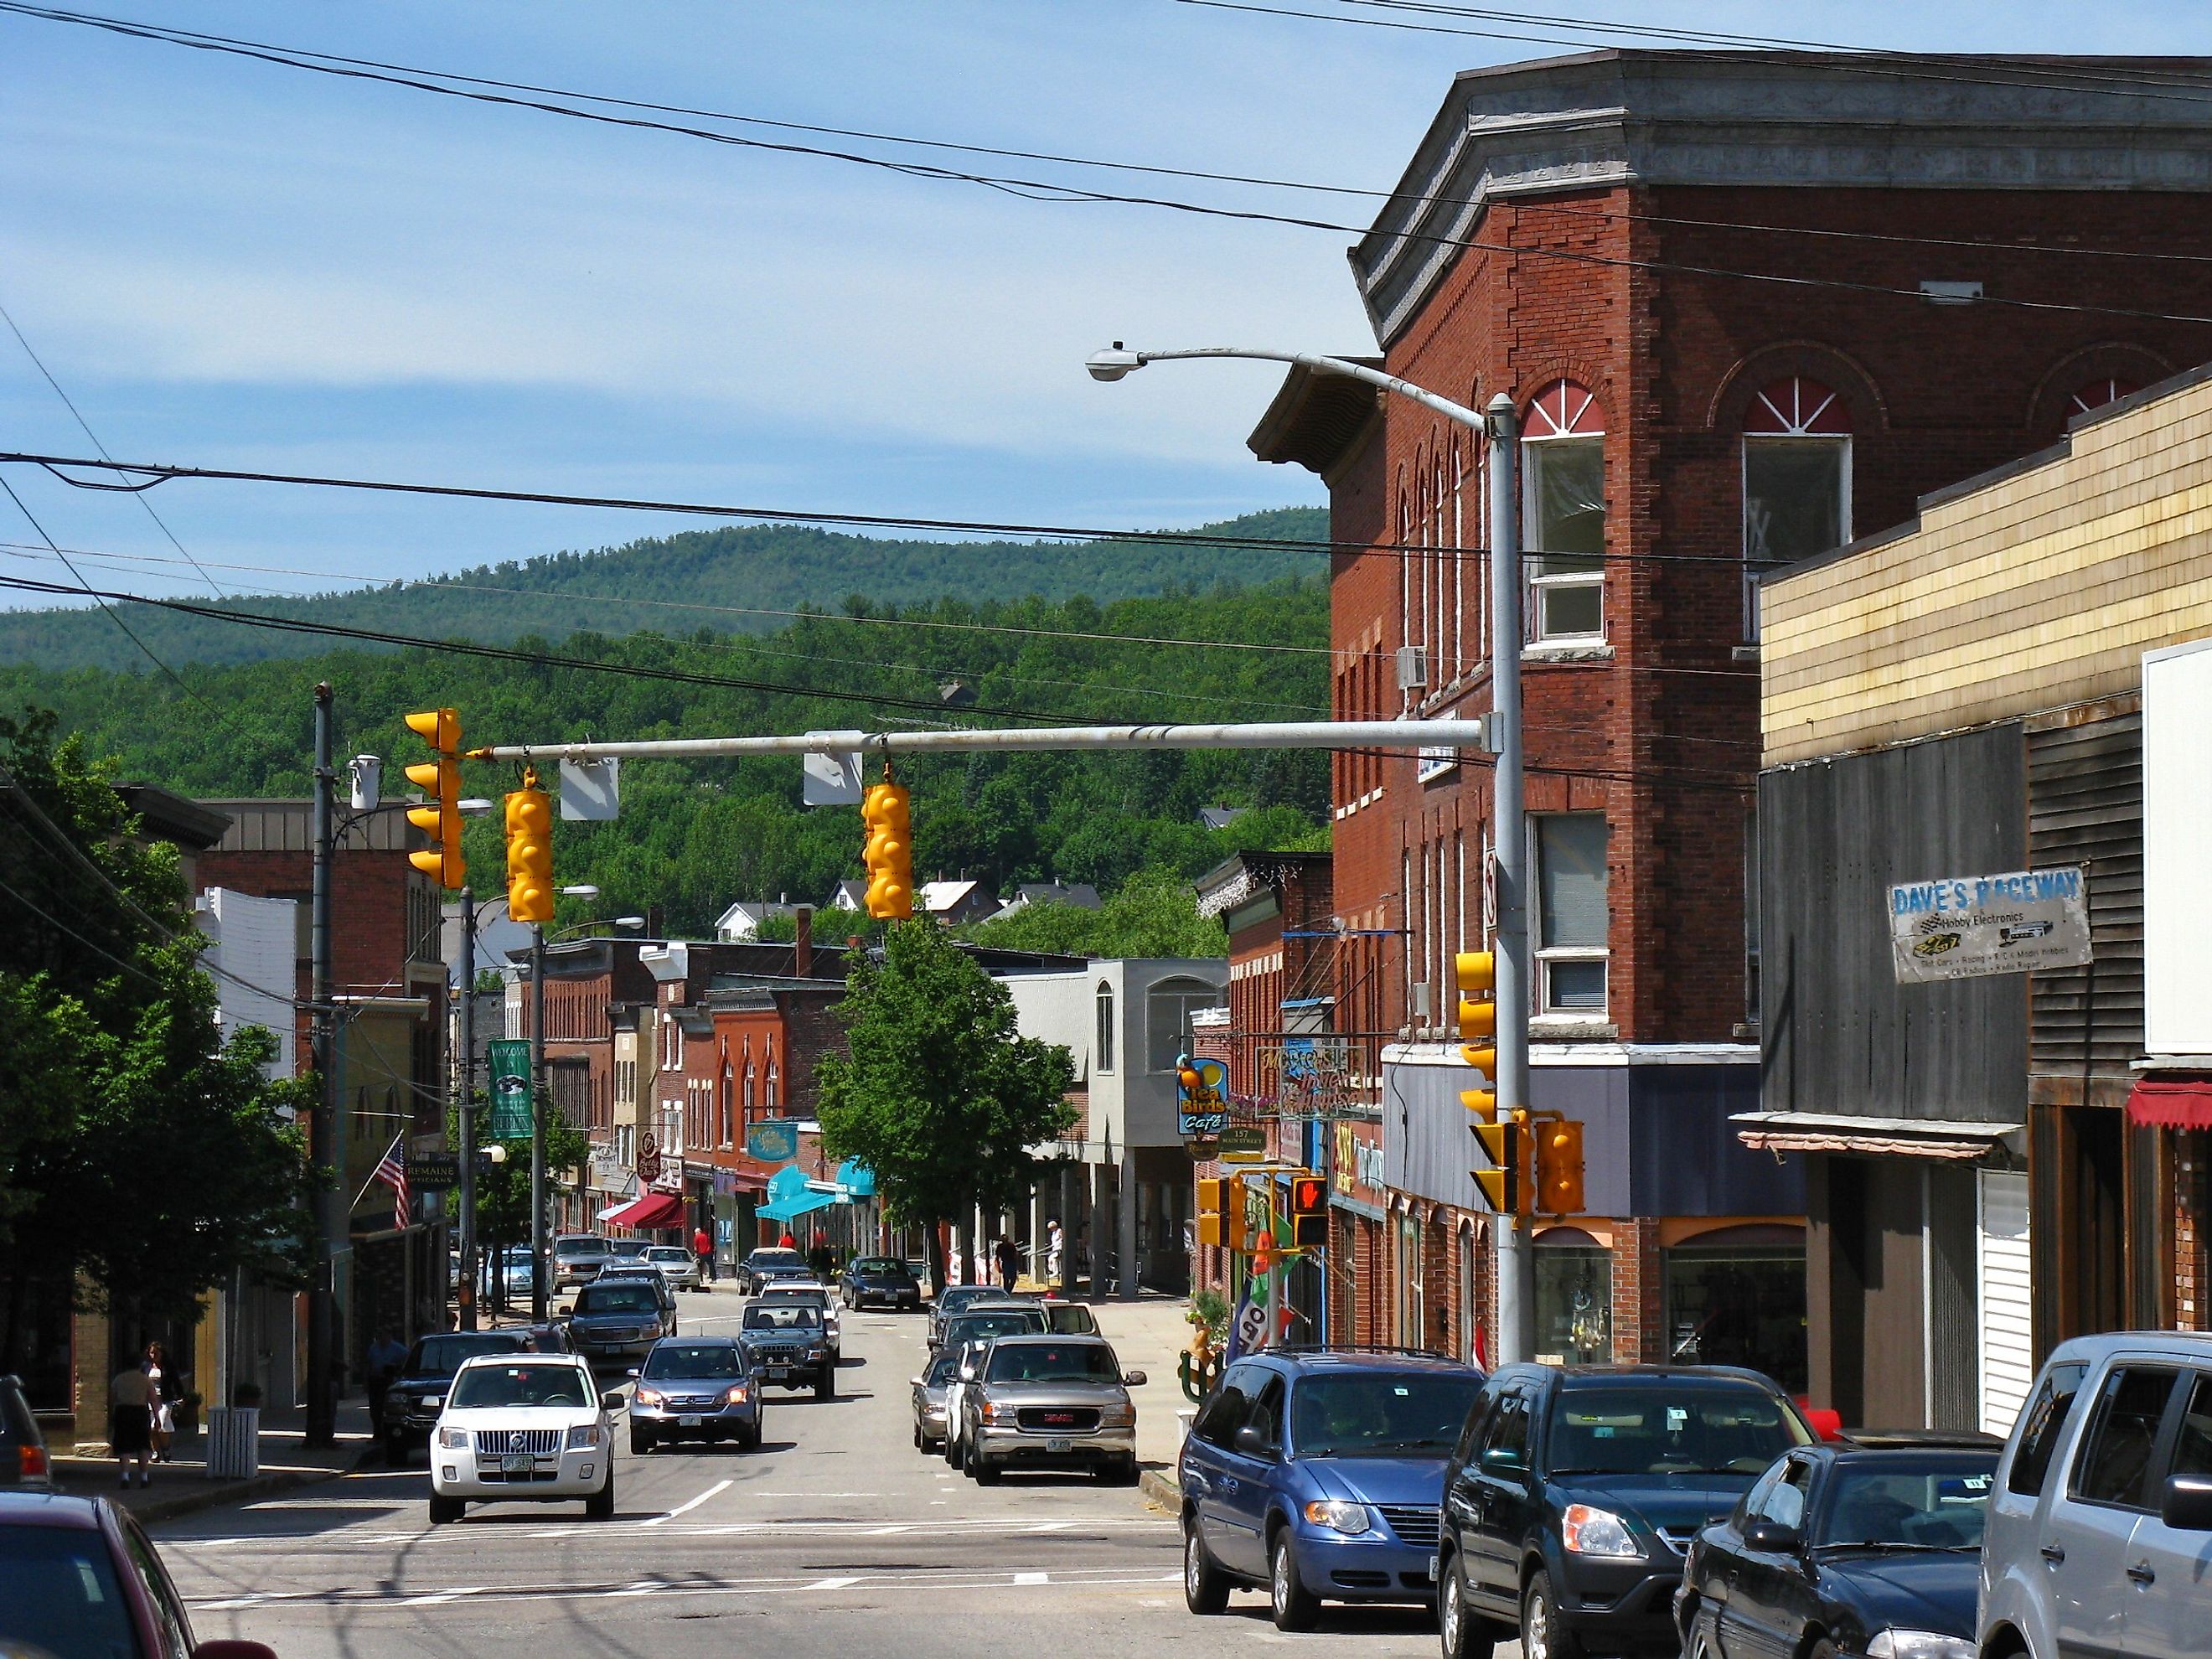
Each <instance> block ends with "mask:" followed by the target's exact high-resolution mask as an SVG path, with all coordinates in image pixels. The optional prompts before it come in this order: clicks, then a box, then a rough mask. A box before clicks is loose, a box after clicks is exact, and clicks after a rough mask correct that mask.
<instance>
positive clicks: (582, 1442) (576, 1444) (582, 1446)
mask: <svg viewBox="0 0 2212 1659" xmlns="http://www.w3.org/2000/svg"><path fill="white" fill-rule="evenodd" d="M598 1444H599V1425H598V1424H596V1423H578V1424H575V1425H573V1426H572V1427H571V1428H570V1429H569V1431H568V1450H570V1451H582V1450H586V1449H589V1448H591V1447H593V1446H596V1445H598Z"/></svg>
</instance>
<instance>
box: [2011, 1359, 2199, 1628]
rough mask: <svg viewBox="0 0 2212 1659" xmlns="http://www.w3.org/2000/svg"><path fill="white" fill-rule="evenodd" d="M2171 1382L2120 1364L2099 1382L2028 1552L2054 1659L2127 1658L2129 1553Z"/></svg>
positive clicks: (2156, 1372) (2131, 1590)
mask: <svg viewBox="0 0 2212 1659" xmlns="http://www.w3.org/2000/svg"><path fill="white" fill-rule="evenodd" d="M2178 1378H2179V1372H2178V1371H2176V1370H2173V1369H2172V1368H2171V1367H2169V1366H2163V1365H2141V1364H2126V1363H2123V1364H2118V1365H2115V1366H2114V1367H2113V1368H2112V1370H2110V1371H2108V1372H2106V1375H2105V1378H2104V1381H2103V1382H2102V1383H2100V1384H2099V1385H2098V1388H2097V1394H2096V1400H2095V1402H2094V1405H2093V1413H2094V1414H2093V1416H2092V1417H2091V1419H2090V1420H2089V1424H2088V1427H2087V1431H2085V1432H2084V1434H2083V1436H2082V1437H2081V1444H2080V1449H2079V1450H2077V1451H2076V1452H2075V1454H2074V1462H2073V1464H2072V1467H2071V1468H2069V1469H2068V1471H2067V1475H2066V1484H2065V1485H2064V1486H2063V1487H2061V1488H2060V1489H2059V1492H2057V1494H2056V1496H2055V1497H2054V1498H2053V1501H2052V1502H2051V1504H2050V1505H2049V1507H2048V1508H2047V1509H2046V1510H2045V1512H2044V1516H2043V1524H2042V1525H2041V1526H2040V1527H2039V1528H2038V1533H2039V1536H2038V1537H2037V1538H2036V1541H2035V1542H2036V1548H2037V1550H2038V1552H2039V1554H2040V1555H2041V1557H2042V1560H2043V1563H2044V1566H2045V1571H2047V1572H2048V1573H2049V1575H2050V1584H2051V1627H2052V1629H2053V1631H2054V1632H2056V1634H2057V1641H2058V1651H2059V1655H2060V1659H2112V1656H2114V1655H2118V1654H2124V1653H2127V1652H2129V1651H2130V1647H2129V1643H2128V1637H2129V1631H2128V1625H2129V1620H2130V1617H2131V1616H2132V1614H2133V1613H2134V1610H2135V1608H2136V1605H2137V1603H2138V1601H2140V1599H2141V1598H2140V1595H2139V1593H2138V1591H2137V1589H2136V1585H2135V1584H2134V1583H2131V1582H2130V1579H2129V1577H2128V1568H2129V1566H2130V1565H2131V1564H2132V1563H2133V1562H2134V1561H2135V1559H2136V1557H2135V1556H2134V1555H2133V1554H2131V1553H2130V1544H2131V1542H2132V1541H2133V1538H2134V1534H2135V1530H2136V1525H2137V1524H2138V1523H2139V1522H2141V1521H2142V1518H2143V1515H2144V1512H2145V1507H2146V1500H2147V1496H2148V1492H2149V1490H2150V1476H2151V1468H2152V1463H2153V1461H2154V1452H2155V1450H2156V1449H2157V1447H2158V1443H2159V1435H2160V1429H2161V1427H2162V1425H2164V1423H2165V1420H2166V1407H2167V1404H2168V1402H2169V1401H2171V1400H2172V1397H2173V1395H2174V1394H2175V1392H2176V1389H2175V1386H2174V1385H2175V1383H2176V1382H2177V1380H2178Z"/></svg>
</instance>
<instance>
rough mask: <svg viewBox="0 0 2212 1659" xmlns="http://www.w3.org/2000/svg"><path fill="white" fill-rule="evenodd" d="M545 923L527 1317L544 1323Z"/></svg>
mask: <svg viewBox="0 0 2212 1659" xmlns="http://www.w3.org/2000/svg"><path fill="white" fill-rule="evenodd" d="M545 1268H546V1261H545V924H544V922H542V921H533V922H532V923H531V924H530V1318H531V1322H532V1324H537V1325H543V1324H544V1322H545V1290H546V1285H545Z"/></svg>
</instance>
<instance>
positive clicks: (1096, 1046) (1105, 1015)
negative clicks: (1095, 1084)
mask: <svg viewBox="0 0 2212 1659" xmlns="http://www.w3.org/2000/svg"><path fill="white" fill-rule="evenodd" d="M1091 1015H1092V1018H1093V1020H1094V1022H1095V1023H1096V1025H1097V1029H1096V1030H1094V1031H1093V1032H1092V1034H1091V1043H1092V1052H1091V1070H1092V1071H1093V1072H1095V1073H1099V1074H1101V1075H1103V1076H1106V1077H1111V1076H1112V1075H1113V1074H1114V1049H1115V1030H1114V984H1113V981H1111V980H1103V979H1102V980H1100V981H1098V989H1097V994H1095V995H1094V996H1093V997H1092V999H1091Z"/></svg>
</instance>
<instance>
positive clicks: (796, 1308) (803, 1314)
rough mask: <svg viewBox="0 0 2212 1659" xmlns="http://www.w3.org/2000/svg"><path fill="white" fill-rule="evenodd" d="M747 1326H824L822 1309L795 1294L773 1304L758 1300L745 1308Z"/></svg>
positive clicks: (790, 1328) (800, 1328) (768, 1328)
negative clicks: (802, 1300)
mask: <svg viewBox="0 0 2212 1659" xmlns="http://www.w3.org/2000/svg"><path fill="white" fill-rule="evenodd" d="M745 1328H746V1329H747V1330H749V1331H818V1330H820V1329H821V1328H822V1310H821V1309H819V1308H817V1307H815V1306H813V1305H811V1304H809V1303H805V1302H801V1301H800V1300H799V1298H798V1297H795V1296H787V1297H783V1298H781V1300H779V1301H777V1302H775V1303H773V1304H766V1305H763V1304H761V1303H758V1302H756V1303H754V1304H752V1305H751V1306H750V1307H749V1308H747V1309H746V1310H745Z"/></svg>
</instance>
